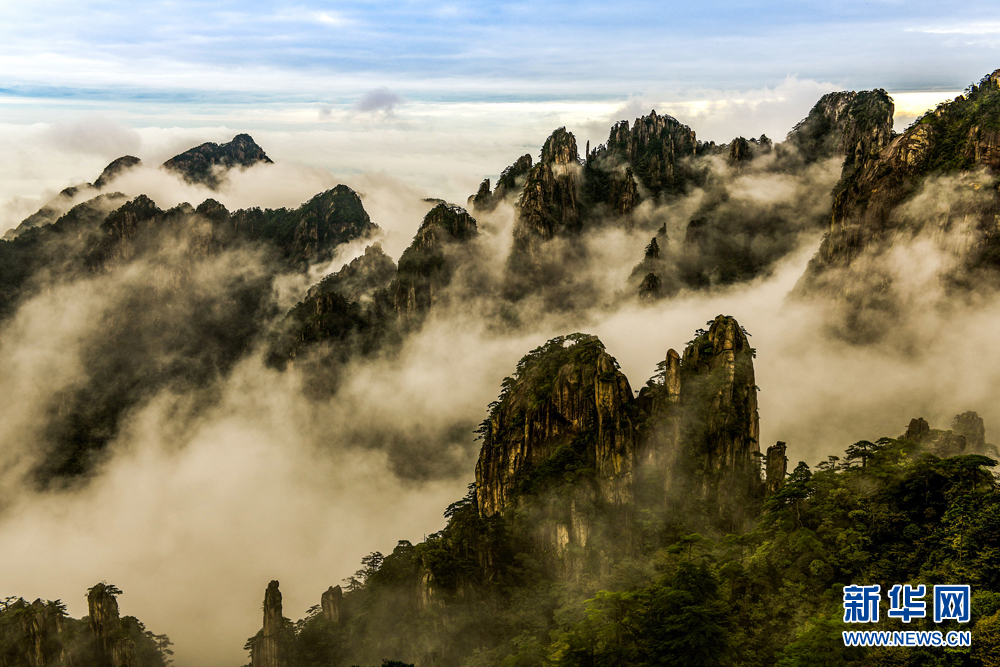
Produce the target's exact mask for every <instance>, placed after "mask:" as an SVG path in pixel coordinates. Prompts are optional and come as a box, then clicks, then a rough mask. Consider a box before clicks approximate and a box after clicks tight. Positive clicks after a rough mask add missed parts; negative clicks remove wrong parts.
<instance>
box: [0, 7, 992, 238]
mask: <svg viewBox="0 0 1000 667" xmlns="http://www.w3.org/2000/svg"><path fill="white" fill-rule="evenodd" d="M0 7H2V13H3V21H0V82H2V83H0V151H2V152H3V153H4V154H5V155H7V157H8V159H7V160H5V161H4V162H5V164H3V165H2V166H0V183H2V185H0V231H2V230H3V229H6V228H9V227H11V226H15V225H16V224H17V223H18V222H19V221H20V220H21V219H23V218H24V217H25V216H26V215H28V214H30V213H31V212H33V211H34V210H36V209H37V207H38V206H39V205H41V204H42V203H44V201H46V200H47V198H48V197H50V196H51V195H52V194H54V193H55V192H58V191H59V190H61V189H62V188H64V187H66V186H68V185H72V184H75V183H79V182H88V181H92V180H93V179H94V178H96V176H97V174H98V173H100V169H102V168H103V166H104V165H105V164H107V162H109V161H110V160H111V159H114V158H116V157H118V156H120V155H122V154H124V153H134V154H137V155H138V156H139V157H142V158H143V159H145V160H159V161H162V159H165V158H167V157H170V156H171V155H172V154H174V153H176V152H179V151H181V150H184V149H186V148H188V147H190V146H192V145H196V144H198V143H201V142H202V141H225V140H228V139H229V138H231V137H232V136H233V135H234V134H236V133H237V132H249V133H251V134H252V135H253V136H254V138H255V139H257V141H258V142H259V143H261V144H262V145H263V146H264V148H265V150H267V151H268V153H269V155H271V157H272V158H274V159H276V160H284V161H292V162H295V163H299V164H303V165H308V166H310V167H315V168H319V169H325V170H328V171H330V172H331V173H333V174H334V175H336V176H340V177H341V178H342V180H347V179H349V177H350V176H351V175H352V174H355V175H356V174H361V173H366V172H372V171H379V172H385V173H386V174H388V175H390V176H393V177H398V178H402V179H404V180H406V181H408V182H409V183H411V184H413V185H414V186H415V187H418V188H421V189H422V190H423V192H424V193H425V194H427V195H428V196H436V197H443V198H446V199H449V200H455V201H464V199H465V197H466V196H467V195H468V194H469V193H470V192H474V191H475V189H476V186H477V185H478V182H479V181H480V180H481V179H482V178H483V177H485V176H493V177H494V178H495V176H496V175H498V174H499V173H500V171H501V170H502V169H503V168H504V167H505V166H507V165H508V164H510V163H511V162H513V160H514V159H516V158H517V157H518V156H519V155H521V154H523V153H525V152H537V150H538V147H539V146H540V145H541V143H542V142H543V141H544V138H545V137H546V136H547V135H548V134H549V133H550V132H551V131H552V130H553V129H555V128H556V127H559V126H561V125H566V126H567V127H569V129H570V130H571V131H574V132H575V133H576V134H577V136H578V139H579V141H580V144H581V147H582V146H583V145H584V144H585V142H586V141H591V142H592V143H594V144H596V143H598V142H601V141H604V140H605V139H606V137H607V132H608V129H609V127H610V125H611V124H613V123H614V122H615V121H617V120H620V119H623V118H628V119H631V118H634V117H636V116H638V115H640V114H643V113H648V111H649V110H650V109H653V108H655V109H657V111H659V112H660V113H670V114H671V115H674V116H675V117H677V118H679V119H680V120H681V121H682V122H685V123H687V124H689V125H691V127H692V128H694V129H695V130H696V131H697V132H698V137H699V138H700V139H704V140H714V141H716V142H720V143H721V142H725V141H729V140H730V139H731V138H732V137H733V136H736V135H746V136H758V135H759V134H762V133H767V134H768V135H769V136H771V137H772V138H777V139H780V138H782V137H783V136H784V135H785V134H786V133H787V132H788V130H789V129H791V127H792V125H794V123H795V122H796V121H797V120H799V119H801V118H802V117H803V116H804V115H805V114H806V113H807V112H808V110H809V108H810V107H811V106H812V104H813V103H815V101H816V99H818V98H819V97H820V96H821V95H822V94H824V93H826V92H830V91H832V90H842V89H854V90H856V89H869V88H874V87H882V88H885V89H886V90H888V91H889V92H890V93H892V94H893V95H894V97H895V98H896V101H897V106H898V111H897V123H896V124H897V128H898V129H902V128H905V126H906V125H907V124H908V123H909V122H910V121H912V120H913V118H915V117H916V116H917V115H918V114H920V113H921V112H922V111H924V110H925V109H926V108H928V107H932V106H934V104H936V103H937V102H939V101H942V100H944V99H948V98H950V97H953V96H954V95H956V94H957V93H958V92H960V91H961V90H962V89H964V88H965V87H966V86H967V85H968V84H969V83H972V82H973V81H976V80H978V79H979V78H981V77H982V76H983V75H985V74H986V73H988V72H991V71H992V70H993V69H995V68H996V67H997V66H998V65H1000V53H998V44H1000V42H998V41H997V39H996V38H997V36H998V34H1000V21H990V20H986V19H983V18H982V17H989V16H992V15H993V11H991V10H993V9H994V7H993V5H992V4H991V3H986V2H963V3H962V4H961V5H958V4H957V3H948V2H906V3H903V2H895V1H891V2H841V3H830V2H795V3H791V2H765V3H746V2H699V3H662V2H624V3H603V2H602V3H598V2H574V3H569V2H530V3H528V2H444V3H430V2H391V3H390V2H381V1H378V0H373V1H355V2H351V3H334V2H310V1H308V0H306V1H304V2H296V3H284V2H277V3H264V2H211V3H208V2H192V1H188V0H168V1H154V2H145V3H125V2H108V1H105V2H92V1H90V2H88V1H85V2H54V1H48V0H41V1H39V2H32V3H24V2H11V1H9V0H4V1H3V2H0ZM289 203H295V202H289Z"/></svg>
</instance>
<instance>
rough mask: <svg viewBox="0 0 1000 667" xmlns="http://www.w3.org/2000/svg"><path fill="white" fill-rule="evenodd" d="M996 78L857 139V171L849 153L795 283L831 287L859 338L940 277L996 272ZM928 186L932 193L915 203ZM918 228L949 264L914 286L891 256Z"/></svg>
mask: <svg viewBox="0 0 1000 667" xmlns="http://www.w3.org/2000/svg"><path fill="white" fill-rule="evenodd" d="M998 72H1000V71H998ZM998 81H1000V73H994V74H991V75H990V76H987V77H985V78H984V79H983V80H982V81H981V82H980V83H979V85H978V86H972V87H971V88H970V92H969V93H968V96H961V95H960V96H959V97H957V98H956V99H955V100H954V101H952V102H950V103H945V104H942V105H940V106H939V107H938V109H937V110H935V111H933V112H928V113H927V114H926V115H924V116H923V117H922V118H920V119H919V120H918V121H917V122H915V123H914V124H913V125H911V126H910V128H909V129H907V130H906V132H904V133H903V134H902V135H900V136H897V137H895V138H894V139H892V140H891V142H889V143H888V144H887V145H884V147H882V148H881V150H878V144H879V142H880V141H881V138H882V134H878V136H877V137H876V135H875V134H873V135H871V136H872V139H871V141H870V142H868V143H865V142H864V141H859V142H857V143H856V145H857V146H858V149H857V151H856V154H859V153H860V154H867V155H868V157H867V158H866V159H864V160H861V161H859V160H857V159H855V164H856V168H855V169H854V170H853V171H848V170H847V169H846V167H847V164H846V162H845V176H844V178H843V179H842V180H841V183H840V184H839V185H838V187H837V189H836V191H835V192H836V194H835V198H834V203H833V213H832V215H831V220H830V227H829V231H828V232H827V235H826V237H825V238H824V240H823V243H822V245H821V246H820V249H819V252H818V253H817V254H816V256H815V257H814V258H813V260H812V261H811V262H810V264H809V267H808V269H807V271H806V273H805V275H804V276H803V277H802V279H801V280H800V282H799V284H798V286H797V287H796V291H795V293H796V294H797V295H798V296H800V297H816V296H820V295H823V296H826V297H828V298H830V297H832V298H833V299H834V301H835V302H836V303H839V304H840V305H841V307H842V309H843V311H844V315H845V328H848V327H849V328H850V331H853V332H856V333H855V335H854V337H855V338H858V339H860V340H862V341H865V340H869V339H872V338H874V337H877V336H878V335H879V332H881V331H886V330H889V329H890V328H891V324H892V322H893V321H895V319H894V318H895V317H896V315H897V313H898V311H899V310H900V309H905V308H906V307H907V304H906V301H905V299H908V298H915V297H910V296H908V295H909V294H911V293H919V294H921V297H922V295H923V292H924V291H925V290H926V289H927V288H929V287H935V286H939V285H941V284H942V283H943V284H944V285H945V286H948V287H953V288H958V289H967V288H968V287H970V286H976V285H980V286H981V285H983V284H984V283H995V282H996V275H997V269H998V267H1000V235H998V234H996V230H995V227H996V224H995V220H996V216H997V215H1000V198H998V196H997V194H996V191H995V189H994V188H992V181H991V180H990V174H992V173H994V170H996V169H998V168H1000V152H998V151H997V150H996V149H995V146H996V144H997V137H1000V124H997V123H996V122H995V120H994V119H995V118H996V117H997V110H998V109H1000V85H998V83H997V82H998ZM876 150H878V152H877V154H875V155H873V154H872V153H873V152H874V151H876ZM979 170H985V172H986V173H985V175H983V174H982V172H981V171H979ZM921 196H923V197H925V201H924V203H917V201H918V198H920V197H921ZM931 201H933V205H930V204H929V203H928V202H931ZM918 238H921V239H925V240H926V241H929V242H930V243H931V244H932V245H933V246H935V247H936V249H937V251H938V252H939V253H940V254H941V257H942V260H943V261H942V262H941V266H943V267H945V268H942V269H941V270H939V271H938V272H937V273H935V275H933V276H932V277H931V278H930V280H931V281H932V282H931V284H930V285H926V286H921V285H913V286H909V285H910V283H912V282H913V280H914V278H913V277H911V276H906V275H903V274H901V273H900V272H899V270H897V269H895V268H894V267H893V266H891V265H890V264H889V263H887V262H885V261H883V258H884V257H885V255H886V253H888V252H890V251H892V250H893V249H895V248H901V247H904V246H905V244H907V243H910V242H912V241H914V240H915V239H918ZM897 285H898V286H899V287H897Z"/></svg>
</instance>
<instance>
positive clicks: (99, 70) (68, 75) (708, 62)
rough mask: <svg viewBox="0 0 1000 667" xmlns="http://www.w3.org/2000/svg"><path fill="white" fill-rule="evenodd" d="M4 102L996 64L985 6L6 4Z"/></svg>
mask: <svg viewBox="0 0 1000 667" xmlns="http://www.w3.org/2000/svg"><path fill="white" fill-rule="evenodd" d="M3 14H4V21H3V22H2V23H0V44H2V45H3V46H0V74H2V77H3V78H2V80H3V81H4V82H5V84H4V85H3V86H2V87H3V88H4V89H5V91H6V92H7V94H11V93H13V94H21V95H31V96H71V97H77V98H84V99H109V98H110V99H116V100H157V99H159V100H163V99H169V100H172V101H179V102H184V101H190V102H201V103H204V102H212V103H227V102H250V101H273V100H275V99H276V98H278V99H283V100H296V101H323V102H328V103H333V104H337V103H347V102H350V101H352V100H354V99H357V98H358V97H360V95H362V94H363V92H364V91H365V90H366V89H367V88H370V87H372V86H373V85H376V84H377V85H384V86H388V87H390V88H392V89H393V90H399V91H400V92H401V93H405V94H407V96H408V97H409V98H410V99H420V100H433V101H445V102H446V101H469V100H507V99H515V100H538V99H594V98H607V97H609V96H619V97H620V96H628V95H635V94H641V93H646V92H648V91H650V90H674V91H682V90H685V89H689V88H695V87H708V88H756V87H760V86H764V85H773V84H774V83H776V82H777V81H780V80H781V79H782V78H784V77H785V76H787V75H797V76H798V77H800V78H807V79H816V80H823V81H831V82H834V83H836V84H838V85H843V86H845V87H851V88H870V87H875V86H881V87H885V88H888V89H895V90H927V89H949V90H954V89H956V88H958V89H961V88H964V87H965V85H967V84H968V83H969V82H970V81H971V80H972V79H974V78H978V77H979V76H981V75H982V74H985V73H986V72H988V71H992V69H994V68H995V67H997V66H1000V62H998V61H1000V58H998V56H1000V54H998V46H997V44H998V40H997V39H996V38H997V37H998V36H1000V22H997V21H993V22H990V21H989V18H990V17H991V16H994V15H995V4H993V3H986V2H963V3H962V4H961V5H958V4H954V3H946V2H945V3H942V2H906V3H903V2H847V3H834V2H794V3H792V2H769V3H749V2H697V3H656V2H628V3H593V2H580V3H571V2H558V1H555V2H553V1H550V2H532V3H527V2H444V3H429V2H382V1H378V0H375V1H364V0H361V1H354V2H350V3H336V2H297V3H280V2H279V3H263V2H211V3H207V2H192V1H189V0H172V1H162V0H161V1H154V2H145V3H125V2H73V3H69V2H51V1H44V0H42V1H40V2H32V3H12V2H4V3H3Z"/></svg>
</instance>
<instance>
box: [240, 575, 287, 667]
mask: <svg viewBox="0 0 1000 667" xmlns="http://www.w3.org/2000/svg"><path fill="white" fill-rule="evenodd" d="M290 625H291V624H290V623H289V621H288V620H287V619H286V618H285V617H284V615H283V614H282V610H281V591H280V590H278V582H277V581H272V582H271V583H269V584H268V585H267V590H266V591H265V592H264V626H263V628H261V630H260V632H258V633H257V634H256V636H254V638H253V639H252V640H251V641H250V667H287V666H288V665H289V663H290V658H291V656H290V655H289V653H290V648H291V645H292V642H293V641H294V633H293V632H292V629H291V627H290Z"/></svg>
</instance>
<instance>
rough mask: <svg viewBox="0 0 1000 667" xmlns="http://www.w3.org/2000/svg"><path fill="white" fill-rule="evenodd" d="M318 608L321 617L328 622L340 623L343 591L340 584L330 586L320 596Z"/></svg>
mask: <svg viewBox="0 0 1000 667" xmlns="http://www.w3.org/2000/svg"><path fill="white" fill-rule="evenodd" d="M320 609H322V611H323V618H325V619H326V620H327V621H329V622H330V623H342V622H344V620H346V619H345V618H344V592H343V591H342V590H341V588H340V586H330V588H328V589H326V590H325V591H323V595H321V596H320Z"/></svg>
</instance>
